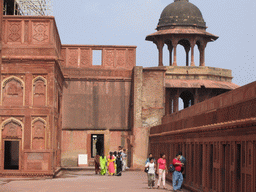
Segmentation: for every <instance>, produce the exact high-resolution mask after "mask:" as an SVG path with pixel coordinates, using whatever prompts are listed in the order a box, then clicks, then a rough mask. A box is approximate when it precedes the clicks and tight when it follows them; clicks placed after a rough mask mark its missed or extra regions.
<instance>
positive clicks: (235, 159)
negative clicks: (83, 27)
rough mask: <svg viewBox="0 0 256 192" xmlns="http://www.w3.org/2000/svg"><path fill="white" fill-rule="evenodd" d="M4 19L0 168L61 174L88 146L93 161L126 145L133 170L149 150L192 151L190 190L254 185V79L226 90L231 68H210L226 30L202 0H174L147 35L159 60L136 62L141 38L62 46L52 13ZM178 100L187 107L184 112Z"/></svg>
mask: <svg viewBox="0 0 256 192" xmlns="http://www.w3.org/2000/svg"><path fill="white" fill-rule="evenodd" d="M176 10H180V11H176ZM10 12H11V11H10ZM1 16H2V15H1ZM1 23H2V24H1V33H2V36H1V37H2V38H1V46H0V47H1V55H2V57H1V58H2V60H1V73H0V74H1V76H0V81H1V82H0V83H1V89H0V95H1V100H0V125H1V134H0V174H1V176H31V175H37V176H54V175H55V174H56V172H58V171H59V170H60V169H61V167H77V166H79V164H78V160H79V158H78V155H80V154H86V155H87V161H88V162H87V165H88V166H90V165H92V164H93V157H94V156H95V154H96V152H99V153H101V152H103V153H104V154H105V155H107V154H108V152H109V151H115V150H117V147H118V146H119V145H121V146H123V147H124V148H126V149H128V152H129V153H128V154H129V166H131V167H132V168H142V167H143V166H144V162H145V159H146V157H147V153H148V152H149V151H150V152H153V153H154V155H156V156H158V155H159V153H160V152H162V151H164V152H165V153H166V154H167V160H168V163H170V160H171V159H172V158H173V157H174V154H175V153H177V151H179V150H181V151H183V153H184V154H185V156H186V158H187V160H188V162H189V163H188V165H187V168H186V174H187V177H186V180H185V185H186V187H188V188H190V189H191V190H194V191H197V190H203V191H210V190H212V191H230V190H229V189H231V186H234V185H233V184H234V182H235V181H236V183H237V187H236V188H238V189H239V190H240V189H246V190H245V191H250V192H252V191H254V190H253V189H255V185H254V183H255V182H256V181H255V179H256V178H255V173H256V170H255V169H256V166H255V164H256V163H255V160H254V159H255V158H254V157H255V155H256V151H255V139H254V138H255V131H254V129H253V128H255V119H254V118H255V116H256V114H255V110H253V109H254V108H255V105H254V104H255V93H256V89H255V83H253V84H250V85H247V86H245V87H242V88H239V89H236V90H234V91H231V92H228V93H225V92H227V91H229V90H233V89H235V88H237V87H238V86H237V85H235V84H233V83H232V74H231V70H226V69H218V68H213V67H207V66H206V64H205V62H204V57H205V54H204V52H205V47H206V44H207V43H208V42H211V41H215V40H216V39H217V38H218V37H217V36H215V35H213V34H210V33H208V32H206V24H205V22H204V20H203V17H202V14H201V12H200V10H199V9H198V8H197V7H196V6H194V5H193V4H191V3H189V2H188V1H186V0H175V1H174V3H172V4H170V5H168V6H167V7H166V8H165V9H164V10H163V12H162V14H161V18H160V20H159V24H158V26H157V32H155V33H153V34H151V35H148V36H147V37H146V40H149V41H153V42H154V43H155V44H156V45H157V48H158V52H159V64H158V67H151V68H143V67H140V66H136V46H114V45H111V46H91V45H62V44H61V41H60V37H59V34H58V30H57V27H56V24H55V20H54V18H53V17H50V16H21V15H18V16H14V15H5V16H3V18H2V19H1ZM178 44H180V45H182V46H183V47H184V50H185V52H186V66H183V67H182V66H179V63H177V60H176V58H177V50H176V48H177V45H178ZM164 45H167V46H168V48H169V51H170V62H169V65H168V66H163V63H162V55H163V51H162V49H163V46H164ZM195 48H198V49H199V52H200V61H199V63H195V61H194V49H195ZM97 53H100V55H101V61H100V62H98V63H96V64H95V62H94V60H93V58H94V54H97ZM189 55H190V57H189ZM222 93H224V94H222ZM220 94H221V95H220ZM218 95H219V96H218ZM216 96H217V97H216ZM179 98H181V99H182V100H183V102H184V108H187V107H188V108H187V109H185V110H182V111H179V106H178V99H179ZM210 98H212V99H210ZM192 105H194V106H192ZM253 107H254V108H253ZM152 127H153V128H152ZM150 128H151V129H150ZM148 143H149V148H148ZM197 158H199V159H201V160H200V161H196V159H197ZM239 163H240V164H239ZM238 164H239V165H238ZM201 165H202V167H200V166H201ZM198 167H200V170H202V171H201V172H198V171H197V170H198V169H199V168H198ZM237 167H239V169H238V171H235V168H237ZM209 173H211V174H209ZM223 180H224V181H225V182H223ZM245 186H250V187H249V188H248V187H247V188H246V187H245ZM239 190H238V191H239ZM231 191H232V190H231Z"/></svg>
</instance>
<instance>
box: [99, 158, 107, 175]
mask: <svg viewBox="0 0 256 192" xmlns="http://www.w3.org/2000/svg"><path fill="white" fill-rule="evenodd" d="M106 164H107V158H106V156H104V154H102V155H101V156H100V169H101V170H100V174H101V175H105V174H106V172H107V167H106Z"/></svg>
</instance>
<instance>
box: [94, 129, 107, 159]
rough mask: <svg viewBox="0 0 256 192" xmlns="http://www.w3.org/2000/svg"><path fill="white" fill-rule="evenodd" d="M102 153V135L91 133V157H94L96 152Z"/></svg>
mask: <svg viewBox="0 0 256 192" xmlns="http://www.w3.org/2000/svg"><path fill="white" fill-rule="evenodd" d="M97 153H98V154H99V155H101V154H104V135H103V134H92V135H91V158H94V157H95V156H96V154H97Z"/></svg>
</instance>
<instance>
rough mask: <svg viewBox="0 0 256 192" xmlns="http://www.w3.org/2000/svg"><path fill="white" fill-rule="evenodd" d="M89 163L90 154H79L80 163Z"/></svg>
mask: <svg viewBox="0 0 256 192" xmlns="http://www.w3.org/2000/svg"><path fill="white" fill-rule="evenodd" d="M87 164H88V155H87V154H79V155H78V165H87Z"/></svg>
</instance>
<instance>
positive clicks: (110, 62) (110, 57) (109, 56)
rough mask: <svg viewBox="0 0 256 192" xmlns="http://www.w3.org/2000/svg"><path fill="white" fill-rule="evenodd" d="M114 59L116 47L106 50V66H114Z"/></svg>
mask: <svg viewBox="0 0 256 192" xmlns="http://www.w3.org/2000/svg"><path fill="white" fill-rule="evenodd" d="M114 60H115V55H114V49H107V50H106V51H105V61H104V66H106V67H114V62H115V61H114Z"/></svg>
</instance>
